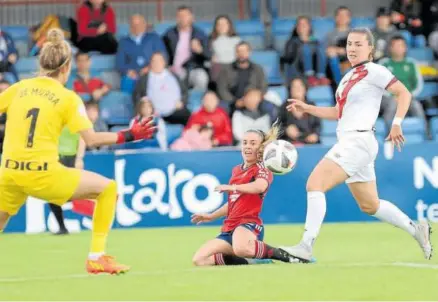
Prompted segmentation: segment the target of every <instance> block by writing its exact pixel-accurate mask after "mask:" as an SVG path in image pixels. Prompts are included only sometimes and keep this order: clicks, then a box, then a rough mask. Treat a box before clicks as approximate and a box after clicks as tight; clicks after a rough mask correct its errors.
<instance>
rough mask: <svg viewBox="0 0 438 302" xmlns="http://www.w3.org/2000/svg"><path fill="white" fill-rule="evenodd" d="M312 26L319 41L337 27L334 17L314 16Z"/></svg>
mask: <svg viewBox="0 0 438 302" xmlns="http://www.w3.org/2000/svg"><path fill="white" fill-rule="evenodd" d="M312 28H313V33H314V35H315V37H316V38H317V39H318V40H319V41H324V40H325V38H326V36H327V35H328V34H329V33H330V32H332V31H333V30H334V29H335V20H333V18H313V19H312Z"/></svg>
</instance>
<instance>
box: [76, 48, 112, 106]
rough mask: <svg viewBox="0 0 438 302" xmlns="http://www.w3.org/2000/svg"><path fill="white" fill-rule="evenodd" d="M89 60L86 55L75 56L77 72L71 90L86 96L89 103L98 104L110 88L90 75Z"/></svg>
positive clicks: (80, 53)
mask: <svg viewBox="0 0 438 302" xmlns="http://www.w3.org/2000/svg"><path fill="white" fill-rule="evenodd" d="M90 65H91V59H90V57H89V55H88V54H87V53H83V52H79V53H77V54H76V68H77V72H76V74H75V76H74V79H73V90H74V91H75V92H76V93H78V94H88V95H90V97H91V99H90V100H91V101H94V102H99V101H100V100H101V98H102V97H103V96H104V95H106V94H107V93H108V92H109V91H110V89H111V87H110V86H109V85H108V84H106V83H105V82H104V81H102V80H101V79H99V78H98V77H95V76H93V75H92V74H91V73H90Z"/></svg>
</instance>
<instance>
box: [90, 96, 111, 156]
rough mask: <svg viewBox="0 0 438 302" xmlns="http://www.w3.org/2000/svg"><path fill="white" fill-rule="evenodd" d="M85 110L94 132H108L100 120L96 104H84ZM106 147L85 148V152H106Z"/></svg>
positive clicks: (105, 125)
mask: <svg viewBox="0 0 438 302" xmlns="http://www.w3.org/2000/svg"><path fill="white" fill-rule="evenodd" d="M85 110H86V111H87V116H88V118H89V119H90V121H91V123H92V124H93V128H94V131H96V132H108V131H109V130H108V125H107V124H106V123H105V122H104V121H103V120H102V119H100V113H99V105H98V104H97V103H96V102H93V101H91V102H87V103H85ZM106 149H108V147H107V146H102V147H97V148H87V150H90V151H91V150H93V151H95V150H106Z"/></svg>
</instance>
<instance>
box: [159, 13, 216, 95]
mask: <svg viewBox="0 0 438 302" xmlns="http://www.w3.org/2000/svg"><path fill="white" fill-rule="evenodd" d="M176 22H177V26H174V27H172V28H170V29H169V30H168V31H167V32H166V33H165V34H164V37H163V40H164V44H165V45H166V48H167V52H168V53H169V65H171V66H172V67H171V69H172V71H173V72H175V73H176V74H177V75H178V76H179V77H180V78H181V79H183V80H185V81H187V82H188V84H189V87H193V88H195V89H198V90H203V91H205V90H207V86H208V81H209V80H208V73H207V71H206V70H205V66H204V65H205V63H206V62H208V61H210V57H211V53H210V49H209V47H208V38H207V36H206V35H205V34H204V32H203V31H202V30H201V29H199V28H197V27H196V26H194V25H193V13H192V9H191V8H190V7H188V6H180V7H179V8H178V11H177V14H176Z"/></svg>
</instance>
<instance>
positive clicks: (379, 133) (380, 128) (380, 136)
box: [374, 118, 387, 143]
mask: <svg viewBox="0 0 438 302" xmlns="http://www.w3.org/2000/svg"><path fill="white" fill-rule="evenodd" d="M374 127H375V128H376V138H377V141H378V142H380V143H383V142H384V141H385V138H386V135H387V130H386V124H385V121H384V120H383V119H381V118H379V119H377V121H376V124H375V125H374Z"/></svg>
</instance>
